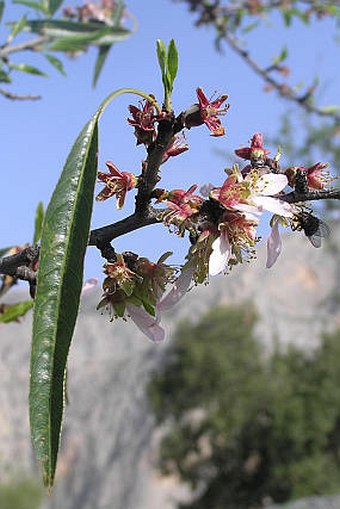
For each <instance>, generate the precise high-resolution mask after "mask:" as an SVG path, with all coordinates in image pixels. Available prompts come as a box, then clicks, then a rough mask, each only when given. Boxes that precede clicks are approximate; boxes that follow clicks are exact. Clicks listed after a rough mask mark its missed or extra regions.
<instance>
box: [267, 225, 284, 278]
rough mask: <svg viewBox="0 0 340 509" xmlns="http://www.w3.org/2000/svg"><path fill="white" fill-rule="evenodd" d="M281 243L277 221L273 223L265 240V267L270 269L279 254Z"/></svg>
mask: <svg viewBox="0 0 340 509" xmlns="http://www.w3.org/2000/svg"><path fill="white" fill-rule="evenodd" d="M281 248H282V241H281V237H280V232H279V221H278V219H277V220H276V221H274V224H273V226H272V230H271V232H270V235H269V237H268V240H267V262H266V267H267V269H270V268H271V267H272V266H273V265H274V263H275V262H276V260H277V259H278V257H279V254H280V253H281Z"/></svg>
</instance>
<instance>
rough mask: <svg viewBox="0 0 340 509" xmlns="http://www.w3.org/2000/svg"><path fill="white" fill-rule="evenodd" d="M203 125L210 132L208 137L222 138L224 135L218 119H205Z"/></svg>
mask: <svg viewBox="0 0 340 509" xmlns="http://www.w3.org/2000/svg"><path fill="white" fill-rule="evenodd" d="M204 123H205V125H206V126H207V127H208V129H209V131H210V136H216V137H218V136H223V135H224V134H225V129H224V127H223V126H222V123H221V121H220V119H219V118H217V117H216V116H211V117H207V118H206V119H205V120H204Z"/></svg>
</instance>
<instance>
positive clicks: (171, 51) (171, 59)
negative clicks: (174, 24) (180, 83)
mask: <svg viewBox="0 0 340 509" xmlns="http://www.w3.org/2000/svg"><path fill="white" fill-rule="evenodd" d="M167 70H168V74H169V81H170V86H171V90H172V87H173V83H174V81H175V78H176V75H177V71H178V51H177V48H176V43H175V41H174V39H171V41H170V43H169V46H168V59H167Z"/></svg>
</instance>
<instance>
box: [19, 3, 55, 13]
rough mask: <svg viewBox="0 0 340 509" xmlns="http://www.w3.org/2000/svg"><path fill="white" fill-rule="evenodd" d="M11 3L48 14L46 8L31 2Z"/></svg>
mask: <svg viewBox="0 0 340 509" xmlns="http://www.w3.org/2000/svg"><path fill="white" fill-rule="evenodd" d="M12 2H13V3H14V4H19V5H26V7H31V8H32V9H34V10H35V11H39V12H43V13H44V14H48V12H47V10H46V7H45V6H44V5H43V4H41V3H39V2H34V1H33V0H12Z"/></svg>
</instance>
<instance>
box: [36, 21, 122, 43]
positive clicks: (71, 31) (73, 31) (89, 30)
mask: <svg viewBox="0 0 340 509" xmlns="http://www.w3.org/2000/svg"><path fill="white" fill-rule="evenodd" d="M26 29H27V30H29V31H30V32H33V33H37V34H44V35H48V36H50V37H53V38H54V37H60V38H62V37H65V38H68V37H73V36H81V35H84V36H85V37H86V36H90V35H91V34H94V33H96V37H97V38H100V37H102V35H103V34H105V35H107V37H108V41H109V42H110V43H112V42H119V41H123V40H124V39H126V38H127V37H128V36H129V35H130V34H131V31H130V30H127V29H126V28H122V27H109V26H104V27H103V24H102V23H81V22H78V21H67V20H61V19H50V20H34V21H28V22H27V25H26ZM110 36H111V37H110ZM109 42H107V43H109Z"/></svg>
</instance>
